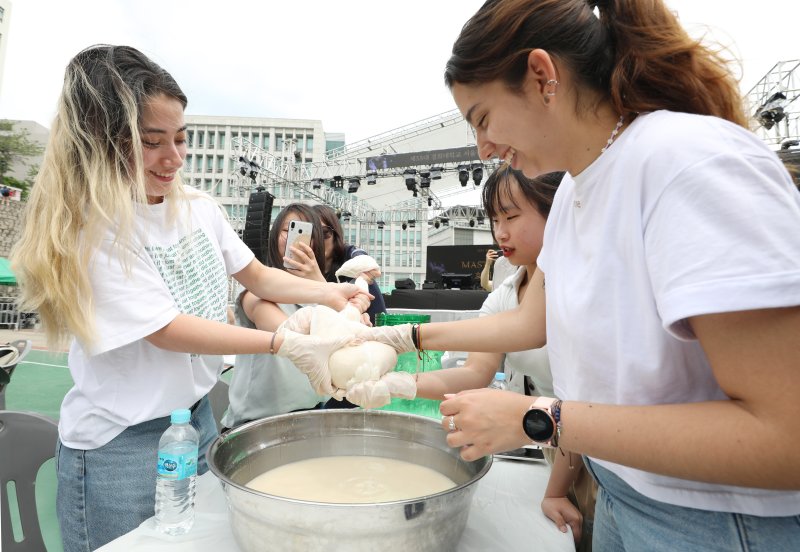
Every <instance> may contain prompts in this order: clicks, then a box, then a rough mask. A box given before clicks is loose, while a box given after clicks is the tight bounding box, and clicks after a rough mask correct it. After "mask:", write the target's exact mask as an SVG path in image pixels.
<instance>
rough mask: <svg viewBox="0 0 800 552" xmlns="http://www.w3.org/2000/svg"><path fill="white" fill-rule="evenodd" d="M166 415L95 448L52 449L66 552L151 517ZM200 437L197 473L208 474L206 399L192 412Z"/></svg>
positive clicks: (83, 549) (94, 544)
mask: <svg viewBox="0 0 800 552" xmlns="http://www.w3.org/2000/svg"><path fill="white" fill-rule="evenodd" d="M169 423H170V421H169V416H167V417H164V418H158V419H155V420H150V421H148V422H142V423H141V424H138V425H135V426H131V427H129V428H127V429H126V430H125V431H123V432H122V433H120V434H119V435H117V436H116V437H115V438H114V439H112V440H111V441H110V442H109V443H107V444H105V445H103V446H102V447H100V448H97V449H93V450H78V449H72V448H69V447H66V446H64V445H62V444H61V441H60V440H59V442H58V444H57V445H56V471H57V474H58V493H57V497H56V511H57V513H58V521H59V522H60V524H61V538H62V541H63V543H64V552H88V551H90V550H94V549H96V548H99V547H101V546H103V545H104V544H106V543H108V542H110V541H112V540H114V539H115V538H117V537H119V536H121V535H124V534H125V533H128V532H129V531H132V530H134V529H136V527H138V526H139V525H140V524H141V523H142V522H143V521H144V520H146V519H147V518H149V517H151V516H153V515H154V513H155V492H156V463H157V458H158V457H157V453H158V440H159V438H160V437H161V434H162V433H164V431H165V430H166V429H167V427H169ZM191 423H192V425H193V426H194V427H195V429H197V431H198V433H199V434H200V458H199V459H198V464H197V474H198V475H200V474H203V473H205V472H206V471H208V465H207V464H206V455H205V453H206V451H207V450H208V447H209V446H210V445H211V443H212V441H213V440H214V439H215V438H216V436H217V426H216V424H215V422H214V414H213V413H212V411H211V404H210V403H209V401H208V398H207V397H205V398H203V400H201V401H200V404H199V406H198V407H197V408H196V409H195V411H194V412H193V413H192V422H191Z"/></svg>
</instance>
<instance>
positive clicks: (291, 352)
mask: <svg viewBox="0 0 800 552" xmlns="http://www.w3.org/2000/svg"><path fill="white" fill-rule="evenodd" d="M301 310H302V309H301ZM298 312H299V311H298ZM295 314H296V313H295ZM278 336H279V337H280V338H281V343H280V346H279V348H278V351H277V353H276V354H277V355H278V356H280V357H284V358H288V359H289V360H291V361H292V363H293V364H294V365H295V366H296V367H297V369H298V370H300V371H301V372H303V373H304V374H305V375H306V377H308V381H309V382H310V383H311V387H313V388H314V392H315V393H316V394H317V395H334V393H335V392H336V389H335V388H334V387H333V384H332V383H331V373H330V369H329V368H328V358H329V357H330V356H331V353H333V352H334V351H336V350H338V349H341V348H342V347H344V346H345V345H347V344H348V343H350V342H351V341H352V340H353V338H352V336H337V337H320V336H318V335H303V334H301V333H297V332H293V331H292V330H287V329H286V328H281V329H279V330H278Z"/></svg>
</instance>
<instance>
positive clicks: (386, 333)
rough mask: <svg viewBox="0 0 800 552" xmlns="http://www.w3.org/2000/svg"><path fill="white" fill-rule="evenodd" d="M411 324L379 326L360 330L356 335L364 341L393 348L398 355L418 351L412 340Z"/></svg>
mask: <svg viewBox="0 0 800 552" xmlns="http://www.w3.org/2000/svg"><path fill="white" fill-rule="evenodd" d="M412 331H413V330H412V325H411V324H400V325H399V326H377V327H374V328H366V327H364V328H359V329H358V332H357V333H356V335H357V336H358V337H359V338H360V339H363V340H364V341H377V342H378V343H384V344H386V345H388V346H390V347H392V348H393V349H394V350H395V351H397V354H400V353H409V352H411V351H416V350H417V348H416V347H415V346H414V341H413V340H412V339H411V332H412Z"/></svg>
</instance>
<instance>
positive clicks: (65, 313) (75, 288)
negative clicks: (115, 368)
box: [11, 45, 187, 344]
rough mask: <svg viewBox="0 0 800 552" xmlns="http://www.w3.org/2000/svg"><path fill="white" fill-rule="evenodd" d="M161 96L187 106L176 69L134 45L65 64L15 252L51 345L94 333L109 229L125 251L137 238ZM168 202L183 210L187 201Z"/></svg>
mask: <svg viewBox="0 0 800 552" xmlns="http://www.w3.org/2000/svg"><path fill="white" fill-rule="evenodd" d="M159 95H166V96H168V97H170V98H174V99H177V100H178V101H180V102H181V104H182V105H183V106H184V107H186V103H187V100H186V96H185V95H184V93H183V91H181V89H180V87H179V86H178V84H177V83H176V82H175V80H174V79H173V78H172V76H171V75H170V74H169V73H167V72H166V71H165V70H164V69H162V68H161V67H159V66H158V65H157V64H155V63H154V62H152V61H151V60H150V59H148V58H147V57H146V56H145V55H144V54H142V53H141V52H139V51H138V50H136V49H135V48H131V47H129V46H108V45H97V46H92V47H90V48H87V49H85V50H83V51H81V52H80V53H79V54H78V55H76V56H75V57H74V58H73V59H72V60H71V61H70V62H69V64H68V65H67V69H66V72H65V75H64V86H63V89H62V92H61V96H60V98H59V101H58V109H57V113H56V117H55V120H54V121H53V126H52V129H51V132H50V138H49V141H48V144H47V148H46V150H45V154H44V160H43V162H42V166H41V169H40V171H39V174H38V175H37V177H36V181H35V183H34V186H33V189H32V191H31V194H30V198H29V200H28V205H27V207H26V209H25V213H24V222H23V230H22V237H21V239H20V240H19V241H18V242H17V243H16V244H15V246H14V248H13V250H12V254H11V260H12V266H13V269H14V271H15V272H16V274H17V275H18V277H19V280H20V286H21V298H22V308H23V309H25V310H29V311H38V312H39V315H40V317H41V319H42V322H43V325H44V329H45V332H46V335H47V339H48V342H49V343H51V344H57V343H60V342H63V341H64V340H65V339H66V338H67V337H68V336H70V335H74V336H76V337H77V338H78V339H79V340H80V341H82V342H84V343H86V344H91V343H92V342H93V340H94V335H95V331H94V329H95V328H94V318H93V315H92V313H93V297H92V291H91V283H90V278H89V276H90V271H91V269H90V263H91V260H92V254H93V252H94V251H95V249H96V248H97V247H98V245H99V243H100V241H101V239H103V237H104V236H106V235H107V232H108V230H109V229H110V230H111V231H112V233H113V234H114V243H115V245H118V246H122V247H121V249H125V248H126V247H131V246H133V245H134V236H133V232H134V223H135V210H136V205H137V204H145V203H146V202H147V198H146V193H145V179H144V169H143V161H142V146H141V144H142V140H141V137H140V129H139V124H140V116H141V110H142V107H143V106H144V105H145V104H146V103H147V102H148V101H149V100H150V99H152V98H154V97H156V96H159ZM179 180H180V176H176V182H175V183H174V184H175V185H173V186H172V188H171V191H170V194H169V195H170V196H173V198H174V199H182V198H183V196H184V192H183V187H182V186H181V185H179ZM175 196H177V197H175ZM169 203H170V205H171V207H170V208H171V210H172V212H174V211H175V210H177V208H178V207H176V204H177V203H179V201H169ZM125 259H126V258H125V257H124V256H123V263H124V264H125V265H126V266H128V265H127V262H126V260H125Z"/></svg>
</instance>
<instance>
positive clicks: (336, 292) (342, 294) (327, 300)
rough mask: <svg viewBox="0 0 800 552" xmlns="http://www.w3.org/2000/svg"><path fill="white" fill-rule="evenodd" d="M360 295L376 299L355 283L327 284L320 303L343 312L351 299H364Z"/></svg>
mask: <svg viewBox="0 0 800 552" xmlns="http://www.w3.org/2000/svg"><path fill="white" fill-rule="evenodd" d="M359 296H365V297H366V298H367V299H366V300H367V301H372V300H373V299H375V298H374V297H373V296H372V295H370V294H369V293H365V292H364V291H363V290H361V289H359V288H358V286H356V285H355V284H326V285H325V289H324V290H323V294H322V297H321V298H320V300H319V304H320V305H325V306H327V307H330V308H332V309H333V310H335V311H336V312H341V311H342V309H344V308H345V306H347V304H348V303H349V302H350V299H355V300H356V301H359V302H361V301H363V299H360V298H359Z"/></svg>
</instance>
